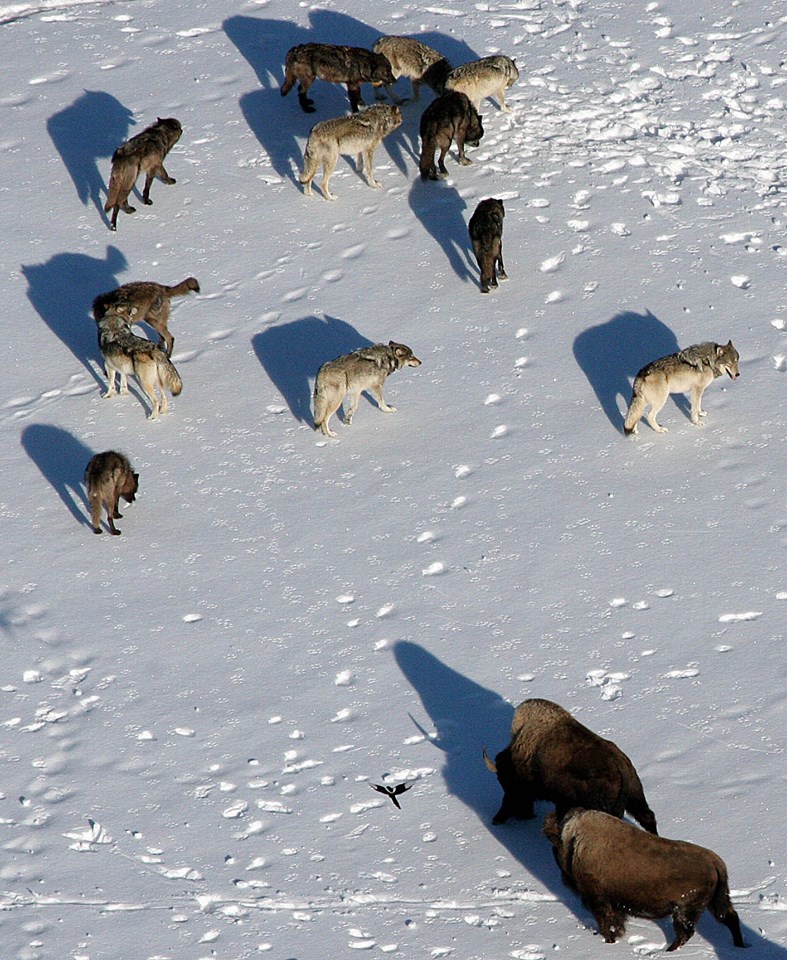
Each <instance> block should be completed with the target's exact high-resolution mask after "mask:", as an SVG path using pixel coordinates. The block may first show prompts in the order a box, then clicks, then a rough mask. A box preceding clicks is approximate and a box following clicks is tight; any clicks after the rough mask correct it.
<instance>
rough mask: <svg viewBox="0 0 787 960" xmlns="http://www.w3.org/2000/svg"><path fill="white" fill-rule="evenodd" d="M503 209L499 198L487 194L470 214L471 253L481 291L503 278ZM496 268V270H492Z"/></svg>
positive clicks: (504, 272) (504, 275) (505, 275)
mask: <svg viewBox="0 0 787 960" xmlns="http://www.w3.org/2000/svg"><path fill="white" fill-rule="evenodd" d="M505 215H506V211H505V208H504V206H503V201H502V200H497V199H496V198H495V197H489V198H488V199H486V200H482V201H481V202H480V203H479V204H478V206H477V207H476V208H475V211H474V212H473V216H472V217H470V223H469V224H468V230H469V232H470V240H471V241H472V244H473V252H474V253H475V258H476V260H477V261H478V269H479V270H480V271H481V293H489V287H490V286H492V287H496V286H497V278H498V277H500V279H501V280H507V279H508V275H507V274H506V268H505V267H504V266H503V217H505ZM495 268H497V270H496V269H495Z"/></svg>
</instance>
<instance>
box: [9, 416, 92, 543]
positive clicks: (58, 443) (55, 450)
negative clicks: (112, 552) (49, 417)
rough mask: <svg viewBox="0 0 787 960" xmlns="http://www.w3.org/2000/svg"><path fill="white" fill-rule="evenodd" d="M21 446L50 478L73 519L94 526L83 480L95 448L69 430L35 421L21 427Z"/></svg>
mask: <svg viewBox="0 0 787 960" xmlns="http://www.w3.org/2000/svg"><path fill="white" fill-rule="evenodd" d="M22 446H23V447H24V449H25V451H26V452H27V455H28V456H29V457H30V459H31V460H32V461H33V463H34V464H35V465H36V466H37V467H38V469H39V470H40V471H41V473H42V474H43V476H44V477H45V478H46V479H47V480H48V481H49V483H50V484H51V485H52V487H53V488H54V489H55V491H56V492H57V495H58V496H59V497H60V499H61V500H62V501H63V503H64V504H65V506H66V507H67V508H68V510H69V511H70V513H71V516H72V517H74V519H76V520H78V521H79V523H81V524H84V525H87V526H91V522H90V519H89V518H90V504H89V502H88V499H87V495H86V493H85V488H84V486H83V484H82V480H83V477H84V475H85V467H86V466H87V465H88V463H89V461H90V459H91V458H92V457H93V455H94V453H95V451H94V450H91V449H90V448H89V447H86V446H85V445H84V443H82V442H81V440H77V438H76V437H74V436H73V435H72V434H70V433H69V432H68V431H67V430H63V429H62V428H61V427H55V426H53V425H52V424H49V423H34V424H31V425H30V426H29V427H25V429H24V430H23V431H22Z"/></svg>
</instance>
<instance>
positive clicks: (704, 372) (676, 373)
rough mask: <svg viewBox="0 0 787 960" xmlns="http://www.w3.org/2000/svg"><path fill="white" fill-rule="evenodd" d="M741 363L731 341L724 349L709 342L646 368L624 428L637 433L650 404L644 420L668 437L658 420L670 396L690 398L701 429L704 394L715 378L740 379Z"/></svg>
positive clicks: (638, 377) (638, 380) (637, 382)
mask: <svg viewBox="0 0 787 960" xmlns="http://www.w3.org/2000/svg"><path fill="white" fill-rule="evenodd" d="M739 359H740V355H739V353H738V351H737V350H736V349H735V347H733V345H732V340H730V341H729V342H728V343H726V344H725V345H724V346H722V345H721V344H718V343H712V342H710V341H706V342H703V343H695V344H693V345H692V346H690V347H686V349H685V350H681V351H679V352H678V353H671V354H670V355H669V356H667V357H661V358H660V359H658V360H654V361H653V362H652V363H649V364H647V366H644V367H643V368H642V369H641V370H640V371H639V373H638V374H637V375H636V377H635V378H634V388H633V391H632V394H631V403H630V404H629V408H628V413H627V414H626V421H625V423H624V424H623V431H624V433H626V435H629V434H632V433H636V432H637V424H638V422H639V420H640V417H642V415H643V414H644V413H645V409H646V407H647V406H648V405H649V404H650V412H649V413H648V415H647V416H646V417H645V419H646V420H647V421H648V423H649V424H650V425H651V427H653V429H654V430H655V431H656V433H666V432H667V428H666V427H662V426H661V424H659V423H658V422H657V420H656V416H657V415H658V413H659V411H660V410H661V408H662V407H663V406H664V404H665V403H666V402H667V397H669V395H670V394H671V393H688V394H690V396H691V422H692V423H693V424H695V425H696V426H700V425H701V423H700V417H704V416H705V411H704V410H703V409H702V395H703V393H705V390H706V389H707V387H708V386H709V385H710V384H711V383H713V381H714V380H715V379H716V377H720V376H721V375H722V374H724V373H726V374H727V376H728V377H729V378H730V379H731V380H737V378H738V377H739V376H740V370H739V369H738V360H739Z"/></svg>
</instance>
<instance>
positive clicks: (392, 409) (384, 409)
mask: <svg viewBox="0 0 787 960" xmlns="http://www.w3.org/2000/svg"><path fill="white" fill-rule="evenodd" d="M380 409H381V410H382V412H383V413H396V407H391V406H389V405H388V404H387V403H383V404H381V405H380Z"/></svg>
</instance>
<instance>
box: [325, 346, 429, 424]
mask: <svg viewBox="0 0 787 960" xmlns="http://www.w3.org/2000/svg"><path fill="white" fill-rule="evenodd" d="M420 365H421V361H420V360H419V359H418V357H416V356H415V354H414V353H413V351H412V350H411V349H410V348H409V347H407V346H405V345H404V344H403V343H394V341H393V340H389V342H388V343H387V344H385V343H376V344H374V346H371V347H361V349H360V350H355V351H353V352H352V353H347V354H345V355H344V356H342V357H337V358H336V359H335V360H329V361H328V362H327V363H324V364H323V365H322V366H321V367H320V369H319V370H318V371H317V380H316V382H315V384H314V426H315V428H316V429H318V430H321V431H322V432H323V433H324V434H325V436H326V437H335V436H336V434H335V433H334V432H333V431H332V430H331V428H330V426H329V424H328V421H329V420H330V418H331V417H332V416H333V414H334V413H336V411H337V410H338V409H339V407H340V406H341V405H342V401H343V400H344V398H345V397H346V396H347V395H348V394H349V396H350V406H349V407H348V408H347V411H346V413H345V415H344V423H346V424H348V425H349V424H350V423H352V419H353V416H354V414H355V411H356V410H357V409H358V402H359V400H360V399H361V394H362V393H363V391H364V390H368V391H369V392H370V393H371V394H372V396H373V397H374V398H375V400H376V401H377V404H378V406H379V407H380V409H381V410H382V411H383V413H394V411H395V410H396V407H390V406H388V404H387V403H386V402H385V400H384V399H383V384H384V383H385V381H386V379H387V378H388V377H389V376H390V375H391V374H392V373H393V372H394V371H395V370H401V369H402V367H420Z"/></svg>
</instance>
